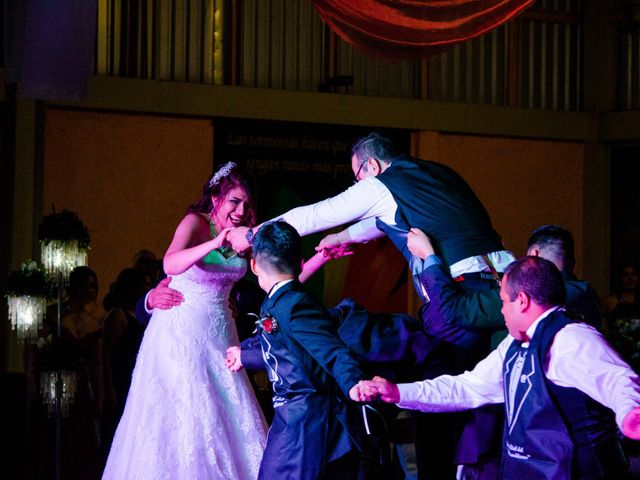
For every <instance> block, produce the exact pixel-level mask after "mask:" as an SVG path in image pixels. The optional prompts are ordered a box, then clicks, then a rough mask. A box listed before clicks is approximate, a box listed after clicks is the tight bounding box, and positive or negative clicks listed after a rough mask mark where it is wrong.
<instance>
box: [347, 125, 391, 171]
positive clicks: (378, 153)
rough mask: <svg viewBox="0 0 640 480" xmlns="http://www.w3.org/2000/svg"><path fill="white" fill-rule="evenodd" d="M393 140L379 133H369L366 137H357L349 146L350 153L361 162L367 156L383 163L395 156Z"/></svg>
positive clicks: (364, 160)
mask: <svg viewBox="0 0 640 480" xmlns="http://www.w3.org/2000/svg"><path fill="white" fill-rule="evenodd" d="M394 150H395V149H394V146H393V142H392V141H391V140H389V139H388V138H387V137H383V136H382V135H380V134H379V133H375V132H373V133H370V134H369V135H367V136H366V137H363V138H359V139H357V140H356V141H355V142H354V143H353V146H352V147H351V154H352V155H355V156H356V157H357V158H358V162H359V163H360V164H363V163H364V162H366V161H367V160H368V159H369V158H375V159H376V160H379V161H381V162H384V163H390V162H391V160H392V159H393V158H394V157H395V153H394Z"/></svg>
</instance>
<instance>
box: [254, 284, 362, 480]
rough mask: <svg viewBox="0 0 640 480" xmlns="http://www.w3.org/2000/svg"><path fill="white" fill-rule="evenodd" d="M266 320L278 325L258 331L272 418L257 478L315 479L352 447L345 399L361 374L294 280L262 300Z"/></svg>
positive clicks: (329, 324)
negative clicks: (270, 392) (271, 402)
mask: <svg viewBox="0 0 640 480" xmlns="http://www.w3.org/2000/svg"><path fill="white" fill-rule="evenodd" d="M267 317H272V318H273V319H275V320H276V322H277V327H276V328H275V329H274V330H273V331H272V332H270V333H269V332H267V331H266V330H261V331H260V332H259V336H260V342H261V344H262V351H263V358H264V361H265V363H266V365H267V371H268V373H269V378H270V380H271V382H272V385H273V392H274V398H273V402H274V408H275V415H274V419H273V424H272V426H271V429H270V430H269V436H268V439H267V446H266V449H265V452H264V457H263V461H262V465H261V467H260V476H259V478H261V479H265V480H267V479H269V480H271V479H274V478H278V479H292V480H293V479H317V478H320V477H322V474H323V471H324V467H325V465H326V463H328V462H330V461H333V460H336V459H337V458H339V457H341V456H342V455H345V454H346V453H348V452H349V451H350V450H351V449H352V448H353V446H354V442H355V436H354V435H352V434H350V431H349V424H350V422H349V421H348V418H347V417H348V412H347V404H348V402H349V400H347V398H346V397H348V393H349V390H350V389H351V387H353V386H354V385H355V384H356V383H357V382H358V381H359V380H361V379H363V378H364V374H363V373H362V371H361V369H360V367H359V365H358V362H357V360H356V359H355V358H354V356H353V355H352V354H351V352H350V351H349V349H348V348H347V346H346V345H345V344H344V343H343V342H342V341H341V340H340V338H339V337H338V333H337V331H336V329H335V327H334V325H333V323H332V321H331V318H330V316H329V314H328V312H327V311H326V310H325V308H324V307H322V305H320V304H319V303H318V302H317V301H316V300H315V299H314V298H313V297H311V295H309V294H308V293H307V292H305V291H304V289H303V287H302V285H301V284H300V283H299V282H298V281H297V280H294V281H292V282H289V283H287V284H286V285H284V286H282V287H280V288H279V289H278V290H277V291H276V292H275V293H274V294H273V295H272V296H271V297H270V298H267V299H266V300H265V302H264V303H263V305H262V309H261V318H267ZM259 328H260V327H259ZM351 433H353V431H352V432H351Z"/></svg>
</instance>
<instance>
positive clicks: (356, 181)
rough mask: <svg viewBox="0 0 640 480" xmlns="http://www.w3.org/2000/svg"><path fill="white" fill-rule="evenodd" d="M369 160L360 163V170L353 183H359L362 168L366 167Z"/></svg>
mask: <svg viewBox="0 0 640 480" xmlns="http://www.w3.org/2000/svg"><path fill="white" fill-rule="evenodd" d="M365 163H367V162H362V163H361V164H360V168H358V171H357V172H356V176H355V177H353V183H358V182H359V181H360V179H359V178H358V175H360V171H361V170H362V167H364V164H365Z"/></svg>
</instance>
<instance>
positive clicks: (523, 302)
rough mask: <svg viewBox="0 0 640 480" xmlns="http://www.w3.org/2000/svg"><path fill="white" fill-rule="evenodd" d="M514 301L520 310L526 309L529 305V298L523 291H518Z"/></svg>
mask: <svg viewBox="0 0 640 480" xmlns="http://www.w3.org/2000/svg"><path fill="white" fill-rule="evenodd" d="M516 301H517V302H518V309H519V310H520V311H521V312H524V311H526V310H527V309H528V308H529V305H531V298H529V295H527V294H526V293H524V292H518V296H517V297H516Z"/></svg>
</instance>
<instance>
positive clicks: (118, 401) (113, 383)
mask: <svg viewBox="0 0 640 480" xmlns="http://www.w3.org/2000/svg"><path fill="white" fill-rule="evenodd" d="M149 287H150V281H149V277H148V276H147V274H146V273H145V271H144V270H143V269H137V268H126V269H124V270H123V271H121V272H120V274H119V275H118V278H117V279H116V281H115V282H114V284H113V285H112V289H111V294H112V295H111V299H112V300H111V302H112V308H111V310H109V312H108V313H107V316H106V317H105V321H104V326H103V332H104V355H103V360H104V380H105V382H104V383H105V409H104V415H103V418H102V429H101V436H102V442H101V450H102V452H103V456H104V459H105V460H106V455H107V454H108V452H109V448H110V447H111V440H112V439H113V434H114V433H115V430H116V427H117V426H118V422H119V421H120V417H121V416H122V412H123V410H124V405H125V402H126V400H127V394H128V393H129V386H130V385H131V373H132V372H133V367H134V366H135V363H136V356H137V355H138V349H139V348H140V342H142V336H143V334H144V327H143V326H142V325H141V324H140V323H138V322H137V321H136V318H135V309H136V301H137V300H138V298H139V297H140V296H141V295H143V294H144V292H146V291H147V290H148V289H149Z"/></svg>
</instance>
